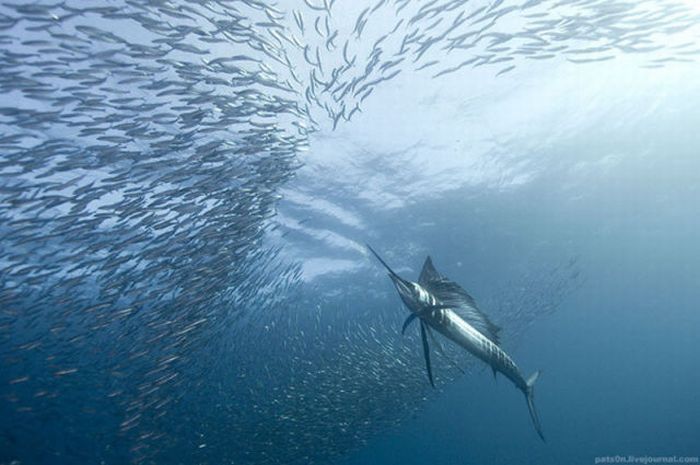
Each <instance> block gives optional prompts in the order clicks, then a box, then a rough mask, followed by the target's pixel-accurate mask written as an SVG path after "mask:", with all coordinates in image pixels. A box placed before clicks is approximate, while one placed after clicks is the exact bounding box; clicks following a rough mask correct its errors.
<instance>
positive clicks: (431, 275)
mask: <svg viewBox="0 0 700 465" xmlns="http://www.w3.org/2000/svg"><path fill="white" fill-rule="evenodd" d="M438 279H442V275H440V273H438V272H437V270H436V269H435V267H434V266H433V261H432V260H431V259H430V255H428V256H427V257H426V258H425V263H423V269H422V270H421V272H420V276H419V277H418V284H420V285H421V286H425V284H426V283H429V282H430V281H435V280H438Z"/></svg>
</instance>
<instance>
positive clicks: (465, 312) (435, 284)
mask: <svg viewBox="0 0 700 465" xmlns="http://www.w3.org/2000/svg"><path fill="white" fill-rule="evenodd" d="M418 284H420V285H421V286H423V287H424V288H425V289H426V290H427V291H428V292H430V293H431V294H433V296H435V298H436V299H437V300H438V302H439V303H440V304H442V305H448V306H449V307H450V308H451V309H452V310H453V311H454V312H455V313H457V314H458V315H459V316H461V317H462V318H464V320H465V321H466V322H467V323H469V324H470V325H472V326H473V327H474V328H475V329H476V330H477V331H479V332H480V333H481V334H483V335H484V336H486V337H487V338H489V339H490V340H491V342H493V343H494V344H496V345H498V344H499V342H500V341H499V338H498V332H499V331H500V329H501V328H499V327H498V326H496V325H495V324H494V323H493V322H492V321H491V320H490V319H489V318H488V317H487V316H486V315H485V314H484V313H483V312H482V311H481V310H479V307H477V305H476V301H475V300H474V298H473V297H472V296H471V295H469V293H468V292H467V291H465V290H464V289H462V287H461V286H460V285H459V284H457V283H455V282H453V281H450V280H449V279H447V278H446V277H444V276H442V275H441V274H440V273H438V271H437V270H436V269H435V266H433V261H432V260H431V259H430V257H427V258H426V259H425V263H424V264H423V270H422V271H421V273H420V278H419V279H418Z"/></svg>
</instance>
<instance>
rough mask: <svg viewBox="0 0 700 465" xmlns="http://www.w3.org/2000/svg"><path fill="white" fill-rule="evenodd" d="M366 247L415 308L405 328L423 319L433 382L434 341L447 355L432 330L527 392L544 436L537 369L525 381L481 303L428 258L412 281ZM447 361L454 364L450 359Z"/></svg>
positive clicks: (532, 413) (411, 308)
mask: <svg viewBox="0 0 700 465" xmlns="http://www.w3.org/2000/svg"><path fill="white" fill-rule="evenodd" d="M367 248H368V249H369V250H370V252H372V254H374V256H375V257H377V259H378V260H379V261H380V262H381V264H382V265H384V267H385V268H386V269H387V271H388V272H389V277H390V278H391V281H392V282H393V283H394V286H395V287H396V290H397V291H398V292H399V296H400V297H401V300H402V301H403V303H404V304H405V305H406V307H408V309H409V311H410V312H411V313H410V315H409V316H408V318H406V321H405V322H404V324H403V328H402V330H401V332H402V333H404V332H405V331H406V329H407V328H408V327H409V326H410V325H411V323H413V322H414V321H416V320H418V321H419V323H420V334H421V342H422V344H423V356H424V357H425V366H426V369H427V371H428V380H429V381H430V384H431V385H432V386H433V387H434V386H435V383H434V379H433V370H432V364H431V361H430V354H431V352H430V343H431V342H432V344H433V345H434V346H435V348H436V349H437V351H438V352H439V353H440V354H441V355H443V356H445V353H444V351H443V349H442V346H441V345H440V342H439V341H438V339H437V337H436V336H435V335H434V334H433V330H434V331H437V332H438V333H440V334H442V335H443V336H444V337H446V338H447V339H449V340H451V341H452V342H454V343H456V344H457V345H459V346H460V347H462V348H464V349H466V350H467V351H468V352H470V353H471V354H473V355H474V356H476V357H477V358H479V359H480V360H482V361H483V362H484V363H486V364H488V365H489V366H490V367H491V370H493V375H494V377H495V376H496V373H499V372H500V373H502V374H503V375H504V376H505V377H506V378H508V379H509V380H510V381H511V382H512V383H513V384H515V386H516V387H517V388H518V389H519V390H520V391H522V392H523V394H525V399H526V400H527V407H528V410H529V412H530V417H531V418H532V423H533V425H534V426H535V430H536V431H537V434H538V435H539V436H540V438H541V439H542V440H543V441H544V435H543V434H542V428H541V426H540V420H539V417H538V416H537V411H536V410H535V404H534V388H535V381H537V377H538V376H539V371H536V372H535V373H534V374H532V375H531V376H530V377H529V378H528V379H527V380H526V379H525V378H524V377H523V376H522V374H521V372H520V369H519V368H518V366H517V365H516V364H515V362H513V360H512V359H511V358H510V356H509V355H508V354H507V353H506V352H505V351H504V350H503V349H502V348H501V347H500V340H499V337H498V332H499V331H500V328H499V327H498V326H496V325H495V324H493V323H492V322H491V320H489V318H488V317H487V316H486V315H485V314H484V313H483V312H482V311H481V310H480V309H479V308H478V307H477V305H476V302H475V301H474V298H473V297H472V296H471V295H469V293H467V291H465V290H464V289H463V288H462V287H460V286H459V285H458V284H457V283H455V282H453V281H450V280H449V279H447V278H446V277H445V276H443V275H441V274H440V273H438V272H437V270H436V269H435V267H434V266H433V262H432V260H431V259H430V257H427V258H426V259H425V263H424V264H423V270H422V271H421V274H420V277H419V278H418V282H413V281H409V280H407V279H404V278H402V277H401V276H399V275H398V274H397V273H396V272H394V270H392V269H391V267H389V265H387V263H386V262H385V261H384V260H383V259H382V258H381V257H380V256H379V254H378V253H377V252H375V251H374V249H373V248H372V247H370V246H369V244H368V245H367ZM448 361H449V362H450V363H452V364H454V362H452V361H451V360H449V359H448Z"/></svg>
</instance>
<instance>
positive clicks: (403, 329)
mask: <svg viewBox="0 0 700 465" xmlns="http://www.w3.org/2000/svg"><path fill="white" fill-rule="evenodd" d="M416 318H418V314H417V313H411V314H410V315H408V318H406V321H404V322H403V326H402V327H401V334H404V333H405V332H406V328H408V327H409V326H410V325H411V323H413V321H414V320H415V319H416Z"/></svg>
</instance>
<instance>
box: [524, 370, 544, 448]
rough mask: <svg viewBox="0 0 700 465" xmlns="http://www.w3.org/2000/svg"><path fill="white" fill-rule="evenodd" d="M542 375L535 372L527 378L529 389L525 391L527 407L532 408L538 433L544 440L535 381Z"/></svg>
mask: <svg viewBox="0 0 700 465" xmlns="http://www.w3.org/2000/svg"><path fill="white" fill-rule="evenodd" d="M539 376H540V372H539V371H536V372H534V373H533V374H532V375H531V376H530V377H529V378H528V380H527V388H526V389H527V390H526V391H525V398H526V399H527V408H528V410H530V417H531V418H532V424H533V425H535V429H536V430H537V434H538V435H539V436H540V438H541V439H542V440H543V441H544V440H545V439H544V435H543V434H542V426H541V425H540V419H539V417H538V416H537V410H535V381H537V378H538V377H539Z"/></svg>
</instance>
